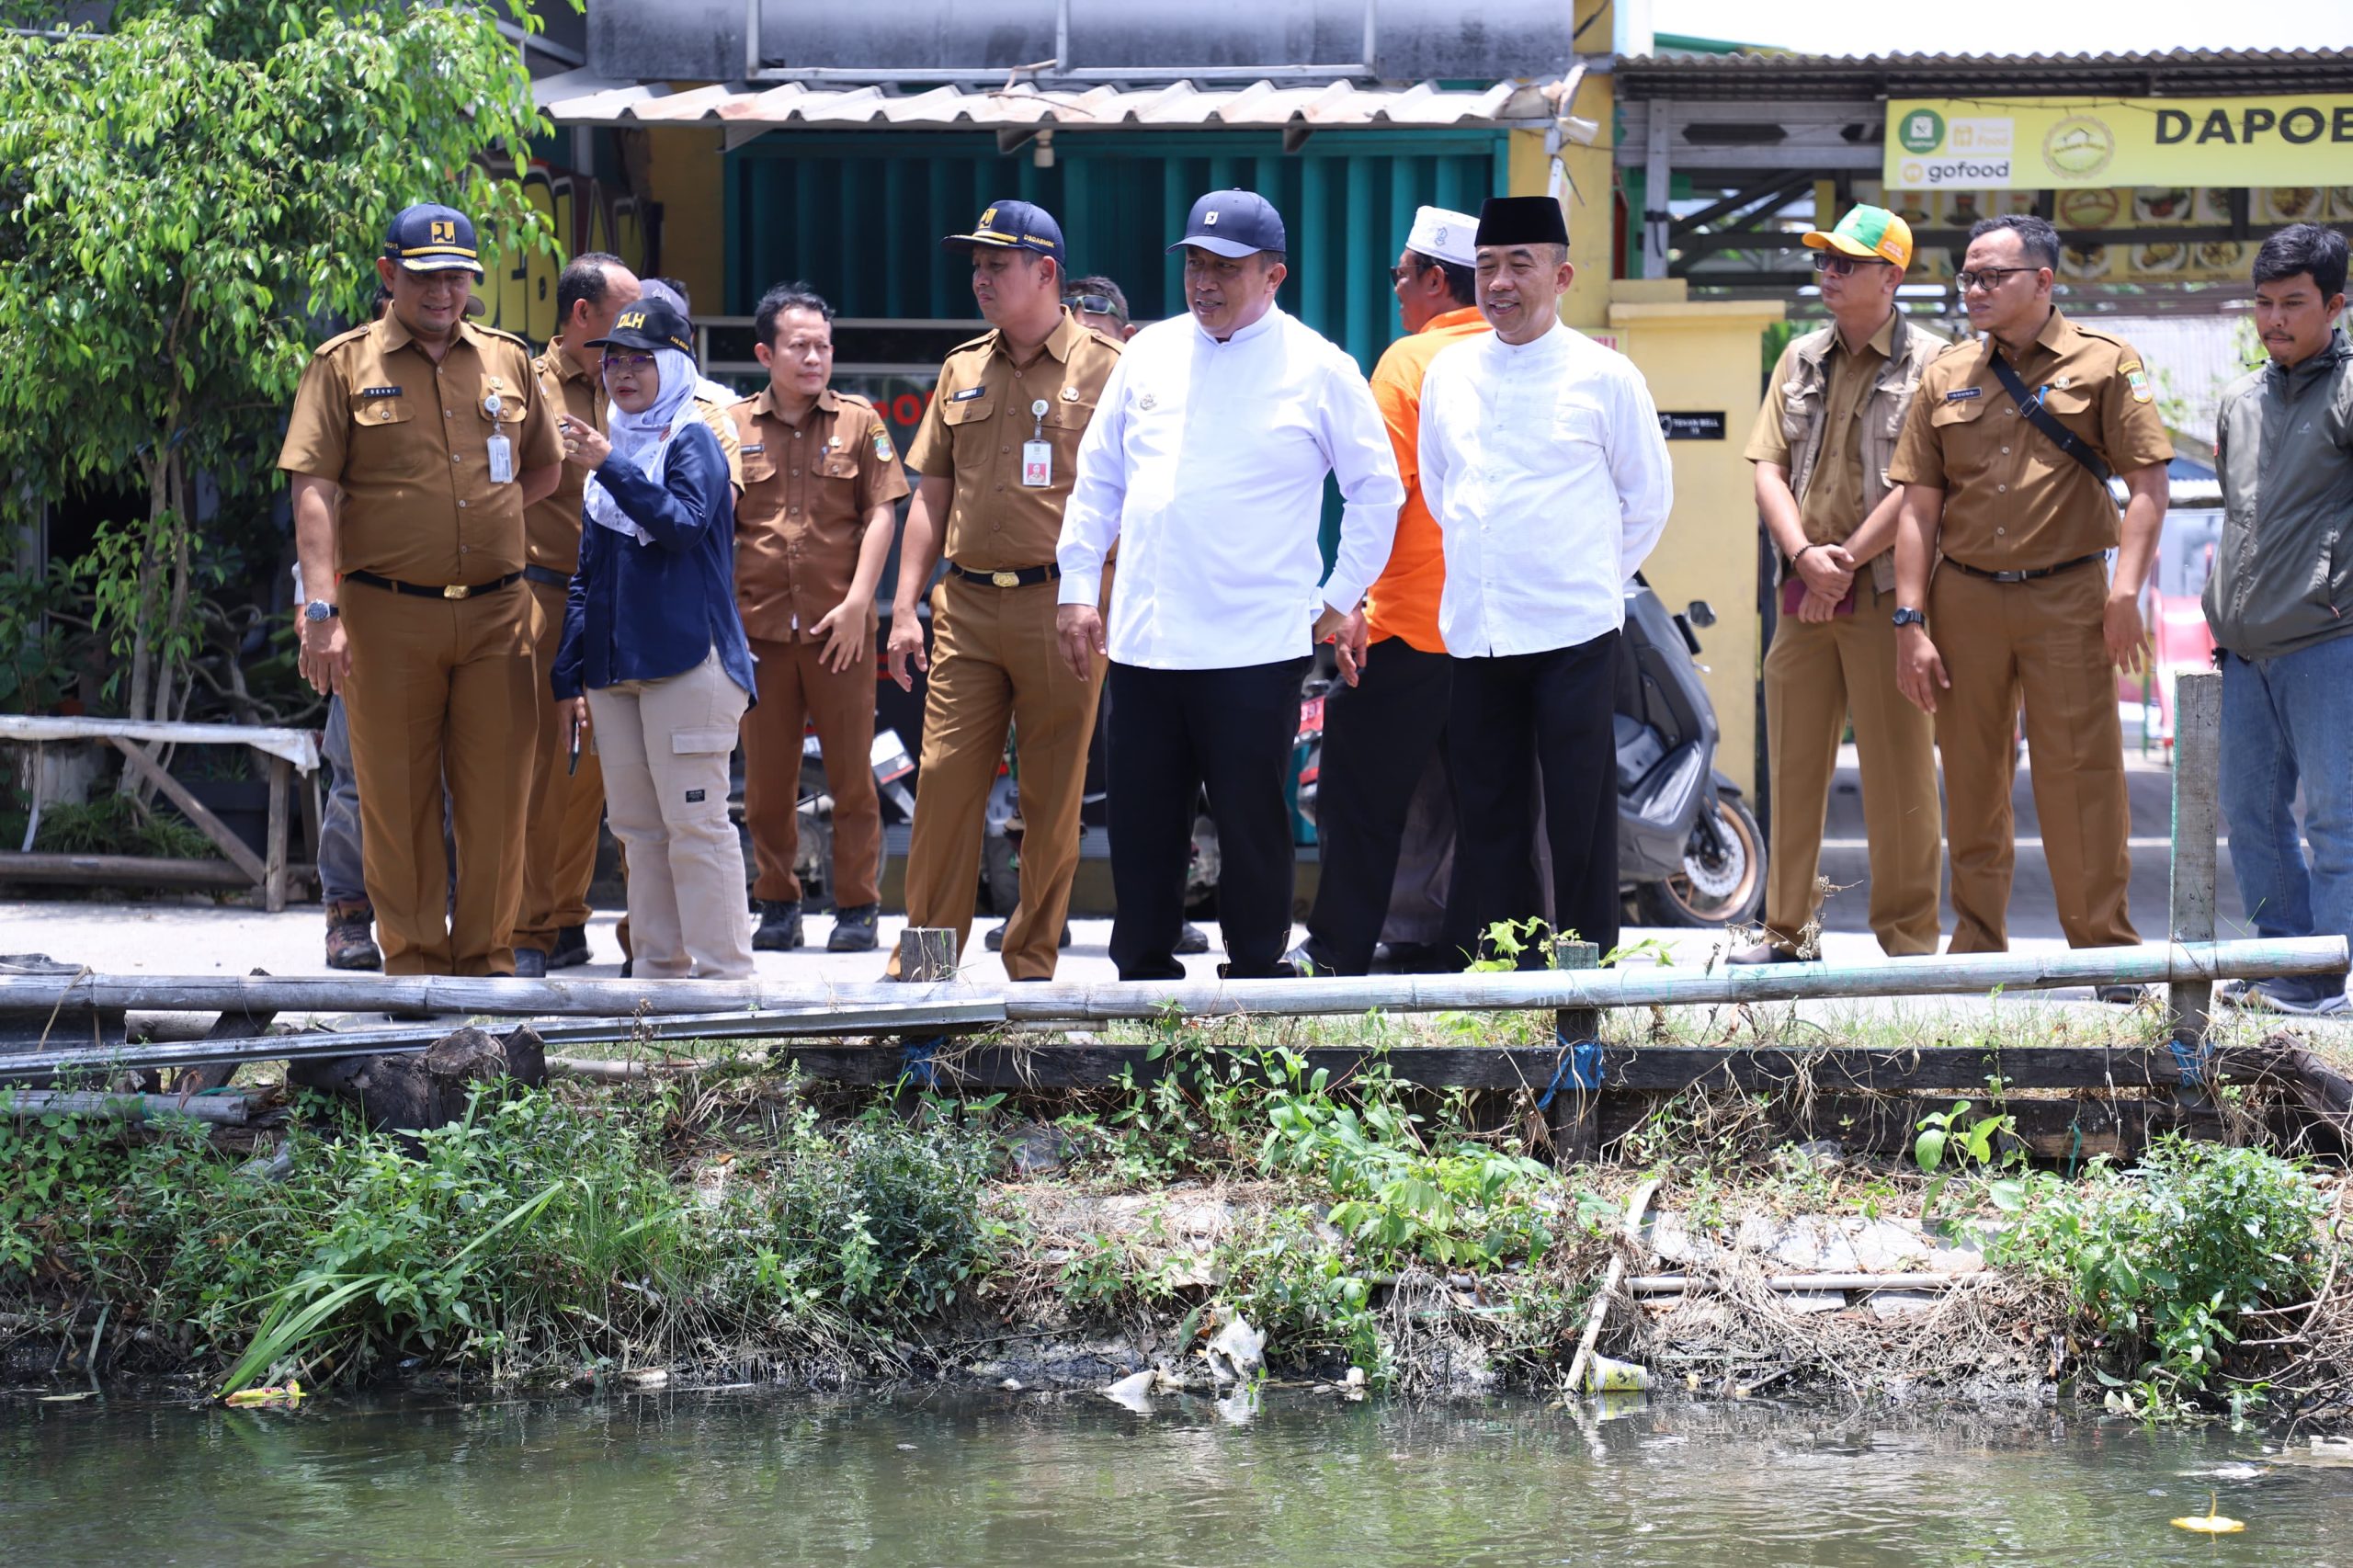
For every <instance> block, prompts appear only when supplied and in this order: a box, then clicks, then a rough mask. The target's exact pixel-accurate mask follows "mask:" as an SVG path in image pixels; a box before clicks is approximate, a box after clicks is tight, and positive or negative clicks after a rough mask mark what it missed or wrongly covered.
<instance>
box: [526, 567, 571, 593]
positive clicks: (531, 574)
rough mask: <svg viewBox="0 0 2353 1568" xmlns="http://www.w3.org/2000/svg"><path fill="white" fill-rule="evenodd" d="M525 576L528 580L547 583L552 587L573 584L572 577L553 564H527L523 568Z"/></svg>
mask: <svg viewBox="0 0 2353 1568" xmlns="http://www.w3.org/2000/svg"><path fill="white" fill-rule="evenodd" d="M523 578H524V580H525V581H526V582H531V583H545V584H546V585H548V586H549V587H551V588H569V587H570V586H572V579H571V578H569V577H567V576H565V575H564V574H563V573H561V572H559V571H557V570H556V569H555V568H554V567H552V566H526V567H524V568H523Z"/></svg>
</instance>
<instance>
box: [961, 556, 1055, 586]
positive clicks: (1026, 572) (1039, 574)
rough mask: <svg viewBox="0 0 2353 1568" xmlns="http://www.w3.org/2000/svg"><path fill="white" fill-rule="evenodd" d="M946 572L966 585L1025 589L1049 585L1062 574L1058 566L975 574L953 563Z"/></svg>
mask: <svg viewBox="0 0 2353 1568" xmlns="http://www.w3.org/2000/svg"><path fill="white" fill-rule="evenodd" d="M948 570H949V572H950V573H952V574H955V575H956V576H959V577H961V578H963V579H964V581H966V582H967V583H983V584H986V585H988V586H990V587H992V588H1026V587H1029V585H1031V584H1033V583H1051V582H1052V581H1053V580H1054V579H1055V578H1057V577H1059V576H1061V575H1062V574H1063V569H1062V568H1061V567H1059V566H1024V567H1022V568H1021V569H1020V570H1018V571H1015V572H975V571H973V570H972V569H971V568H970V567H966V566H959V565H957V564H956V562H953V561H951V562H949V563H948Z"/></svg>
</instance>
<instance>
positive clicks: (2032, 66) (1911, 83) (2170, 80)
mask: <svg viewBox="0 0 2353 1568" xmlns="http://www.w3.org/2000/svg"><path fill="white" fill-rule="evenodd" d="M1614 75H1615V80H1616V82H1617V85H1618V94H1619V97H1620V98H1621V99H1623V100H1626V101H1631V102H1639V101H1641V100H1643V99H1646V98H1677V99H1682V98H1745V99H1751V100H1755V99H1775V98H1779V99H1795V100H1801V101H1802V100H1805V99H1808V98H1812V97H1844V98H1857V97H1861V98H1870V97H1974V96H1979V95H1984V96H1987V97H2038V96H2040V97H2074V96H2083V95H2108V94H2113V95H2115V96H2117V97H2200V96H2205V97H2239V96H2243V95H2257V94H2265V93H2313V92H2338V93H2341V92H2347V91H2353V50H2343V49H2273V50H2264V49H2176V50H2168V51H2163V52H2152V53H2146V54H1875V55H1851V56H1849V55H1835V54H1788V53H1780V52H1776V51H1769V50H1756V51H1741V52H1738V53H1733V54H1659V55H1637V56H1627V57H1624V58H1621V59H1620V60H1619V61H1618V62H1617V66H1616V70H1615V73H1614Z"/></svg>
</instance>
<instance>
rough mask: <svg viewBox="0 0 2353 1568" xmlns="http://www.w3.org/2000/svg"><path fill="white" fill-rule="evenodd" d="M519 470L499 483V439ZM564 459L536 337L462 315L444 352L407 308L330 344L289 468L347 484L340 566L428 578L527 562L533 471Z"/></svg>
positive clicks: (322, 349)
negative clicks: (405, 314)
mask: <svg viewBox="0 0 2353 1568" xmlns="http://www.w3.org/2000/svg"><path fill="white" fill-rule="evenodd" d="M494 435H495V436H504V437H506V441H507V447H508V460H509V462H510V463H511V465H512V468H511V475H512V476H511V477H510V478H508V479H506V480H505V481H503V482H499V481H494V480H493V479H492V478H491V469H490V461H491V459H490V453H491V448H490V440H491V437H493V436H494ZM562 461H563V447H562V444H561V443H560V442H559V441H558V440H557V437H556V429H555V415H554V413H553V412H552V410H551V408H550V406H549V403H548V399H547V397H546V394H545V392H544V390H543V388H542V385H541V382H540V376H539V372H538V371H537V370H536V369H533V368H532V364H531V351H530V348H529V347H528V346H527V345H526V344H525V343H524V342H523V340H522V339H521V338H519V337H515V336H512V335H509V334H506V333H503V332H498V331H495V330H494V329H492V328H489V327H483V326H477V325H476V324H473V323H472V322H464V323H461V324H460V325H459V327H458V333H457V338H456V341H454V342H453V343H451V344H450V345H449V350H448V352H447V353H445V354H443V355H442V357H441V358H440V360H439V362H438V363H436V362H435V360H434V358H433V357H432V356H431V355H429V354H427V353H426V351H425V350H424V348H423V347H420V346H419V345H418V344H417V343H416V341H415V338H414V337H412V336H411V335H410V333H409V330H408V328H407V327H406V326H404V325H403V324H401V320H400V317H399V316H398V315H397V314H395V313H394V312H390V311H387V312H385V313H384V315H383V316H382V318H381V319H380V320H378V321H375V322H371V323H370V324H368V325H366V326H362V327H354V328H353V329H352V330H351V331H349V332H347V333H344V334H342V335H339V336H336V337H331V338H329V339H328V340H327V341H326V342H324V343H323V344H321V345H320V346H319V348H318V351H317V352H316V353H315V354H313V356H312V357H311V363H310V365H309V367H308V368H306V369H304V370H303V372H302V384H301V387H300V388H298V389H297V390H296V392H295V393H294V412H293V415H292V417H291V418H290V420H289V422H288V425H287V430H286V441H285V444H284V446H282V447H281V448H280V449H279V450H278V467H279V468H281V469H284V470H285V471H287V472H290V473H306V474H310V475H312V476H313V478H317V479H324V480H329V481H332V482H333V483H335V485H337V486H338V487H339V488H340V489H341V490H342V492H343V507H342V511H341V513H340V515H339V517H338V518H337V520H336V525H335V569H336V570H337V571H338V572H355V571H356V572H373V573H375V574H378V575H380V576H384V577H390V578H392V579H394V580H395V581H398V582H403V583H415V584H417V585H420V586H425V587H450V586H455V585H466V586H472V585H476V584H480V583H487V582H491V581H493V580H494V579H496V578H499V577H504V576H506V575H508V574H511V573H515V572H519V571H521V570H522V568H523V562H524V559H525V545H524V524H523V487H522V484H521V483H520V481H521V479H522V476H523V473H524V471H525V470H527V469H534V468H546V467H548V466H550V465H551V464H554V463H559V462H562Z"/></svg>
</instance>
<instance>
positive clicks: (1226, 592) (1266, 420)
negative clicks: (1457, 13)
mask: <svg viewBox="0 0 2353 1568" xmlns="http://www.w3.org/2000/svg"><path fill="white" fill-rule="evenodd" d="M1168 248H1169V249H1171V250H1176V249H1179V248H1181V249H1182V250H1183V251H1184V253H1185V301H1186V304H1187V306H1188V312H1187V314H1186V315H1184V316H1181V317H1176V318H1172V319H1171V320H1168V321H1164V322H1155V323H1154V324H1152V325H1150V326H1147V327H1145V328H1144V329H1143V330H1142V331H1141V332H1139V333H1137V334H1136V335H1135V337H1134V338H1133V339H1131V341H1130V342H1129V344H1128V347H1127V352H1126V353H1125V354H1123V355H1121V356H1120V364H1119V368H1118V369H1115V370H1113V371H1112V372H1111V378H1110V380H1109V381H1107V382H1106V383H1105V384H1104V387H1103V392H1102V396H1101V398H1100V400H1099V402H1098V403H1097V407H1096V410H1095V417H1094V419H1093V421H1092V422H1091V423H1090V424H1089V425H1088V426H1087V427H1086V438H1085V439H1084V440H1083V441H1082V442H1081V443H1080V445H1079V449H1078V478H1077V483H1075V485H1074V487H1073V489H1072V492H1071V498H1070V502H1069V505H1068V506H1067V508H1066V509H1065V510H1064V512H1063V533H1062V540H1061V544H1060V548H1059V550H1058V551H1057V552H1056V554H1057V560H1058V563H1059V565H1060V567H1061V569H1062V586H1061V593H1060V599H1061V607H1060V608H1059V609H1058V610H1057V612H1056V616H1057V621H1058V626H1059V629H1060V631H1061V635H1062V642H1063V656H1064V657H1065V658H1066V659H1067V660H1069V662H1070V665H1071V667H1072V668H1073V669H1074V670H1077V669H1082V668H1089V667H1091V661H1092V660H1093V659H1094V658H1095V657H1096V655H1097V654H1098V653H1108V655H1109V658H1110V674H1109V677H1108V679H1109V685H1108V695H1109V701H1110V707H1111V729H1110V767H1109V774H1108V784H1109V788H1110V795H1111V884H1112V889H1113V892H1114V893H1115V894H1116V896H1117V897H1118V900H1119V914H1118V916H1117V918H1116V919H1115V920H1114V921H1113V922H1112V926H1111V949H1110V950H1111V960H1112V961H1113V962H1114V963H1116V964H1117V965H1118V966H1119V970H1120V979H1122V980H1176V979H1181V978H1182V977H1183V975H1184V972H1185V971H1184V967H1183V966H1182V965H1181V964H1179V963H1178V962H1177V961H1176V955H1175V953H1174V951H1173V949H1174V947H1175V944H1176V937H1177V933H1178V931H1179V930H1180V929H1181V928H1182V927H1183V925H1184V915H1185V873H1186V868H1187V865H1188V862H1189V860H1190V859H1191V856H1192V841H1193V814H1194V803H1195V801H1196V800H1197V798H1198V797H1199V793H1200V791H1201V790H1202V788H1203V786H1204V785H1206V786H1207V788H1208V790H1209V797H1210V815H1211V820H1212V821H1213V822H1214V823H1215V824H1216V825H1217V835H1218V852H1219V857H1220V870H1219V877H1218V918H1219V924H1220V925H1221V926H1222V927H1223V929H1224V933H1225V951H1226V959H1227V961H1226V962H1225V963H1224V964H1222V965H1221V966H1220V969H1219V972H1220V974H1222V975H1227V976H1231V977H1232V978H1234V979H1237V980H1239V979H1256V978H1265V977H1267V976H1270V975H1282V974H1290V973H1291V972H1293V971H1292V969H1291V967H1290V963H1289V962H1288V961H1287V960H1285V958H1284V956H1283V954H1284V949H1286V948H1287V947H1288V946H1289V944H1290V905H1291V869H1292V862H1293V858H1294V849H1293V846H1292V843H1291V830H1290V811H1289V809H1288V807H1287V806H1286V805H1285V803H1284V800H1283V790H1284V786H1285V784H1286V782H1287V781H1288V779H1289V778H1290V749H1291V742H1292V739H1293V737H1294V736H1295V735H1296V734H1297V733H1298V728H1299V688H1300V681H1301V679H1302V677H1303V676H1305V675H1306V673H1307V667H1308V664H1309V660H1310V657H1311V655H1312V654H1313V652H1314V642H1315V641H1316V640H1317V639H1321V638H1328V637H1330V636H1331V635H1332V634H1333V633H1334V632H1335V631H1336V630H1337V629H1338V628H1339V626H1340V624H1341V623H1342V621H1343V620H1345V619H1346V618H1347V615H1348V613H1349V612H1350V611H1352V610H1354V609H1355V608H1357V606H1358V603H1359V602H1360V601H1361V600H1362V599H1363V598H1364V595H1365V589H1366V587H1367V586H1368V585H1370V583H1371V582H1372V580H1373V579H1374V578H1375V577H1377V576H1379V575H1380V574H1381V566H1382V564H1383V562H1386V561H1387V560H1388V558H1389V543H1390V538H1391V535H1392V533H1393V532H1394V530H1395V528H1396V526H1397V507H1398V505H1399V503H1400V502H1401V501H1403V500H1404V485H1403V484H1402V483H1400V482H1399V480H1398V477H1397V461H1396V459H1395V457H1394V456H1393V455H1392V453H1391V451H1390V449H1389V437H1388V435H1387V433H1386V431H1385V429H1384V428H1383V426H1382V424H1381V412H1380V410H1379V409H1378V408H1376V407H1375V406H1374V405H1373V401H1372V393H1371V392H1370V391H1369V390H1368V389H1367V387H1366V384H1365V379H1364V372H1363V371H1361V370H1359V369H1358V368H1357V364H1356V361H1355V360H1353V359H1351V358H1348V356H1347V353H1346V352H1345V351H1344V350H1343V349H1341V348H1340V347H1338V346H1337V345H1336V344H1334V343H1332V342H1330V341H1329V340H1327V339H1325V338H1324V337H1323V336H1322V335H1319V334H1317V333H1316V332H1314V331H1313V330H1312V329H1310V328H1309V327H1307V326H1305V325H1303V324H1301V323H1300V322H1298V321H1297V320H1295V319H1294V318H1293V317H1291V316H1290V315H1289V314H1287V313H1285V312H1283V311H1282V310H1281V309H1279V307H1277V305H1276V304H1275V291H1276V290H1278V289H1279V288H1280V287H1281V286H1282V281H1283V278H1285V277H1286V276H1287V275H1288V271H1289V269H1288V267H1286V265H1285V259H1284V256H1285V240H1284V234H1283V222H1282V219H1281V217H1280V216H1279V215H1278V214H1277V213H1276V211H1275V210H1274V209H1273V208H1272V207H1271V206H1269V205H1268V204H1267V202H1266V200H1265V199H1263V198H1261V197H1258V196H1256V195H1254V194H1252V193H1251V192H1249V191H1245V190H1221V191H1213V192H1211V194H1210V195H1208V196H1205V197H1203V198H1201V199H1200V200H1199V201H1197V202H1195V203H1194V204H1193V210H1192V213H1191V216H1190V217H1189V218H1188V220H1187V222H1186V225H1185V236H1184V238H1183V239H1181V240H1179V241H1178V242H1177V243H1176V244H1173V245H1171V246H1169V247H1168ZM1326 473H1330V474H1332V475H1333V476H1334V477H1336V479H1337V481H1338V482H1339V487H1340V494H1341V498H1342V499H1343V500H1344V501H1345V502H1346V503H1347V506H1346V509H1345V511H1344V512H1343V514H1342V517H1341V523H1340V543H1339V552H1338V557H1337V559H1336V562H1335V563H1334V565H1333V568H1332V574H1331V577H1330V580H1329V581H1328V582H1326V583H1325V584H1324V585H1323V587H1322V589H1321V590H1320V591H1319V590H1318V587H1317V582H1316V580H1317V578H1318V577H1319V576H1321V575H1322V573H1323V553H1322V551H1321V550H1320V549H1319V548H1318V546H1317V542H1316V535H1317V530H1318V523H1319V520H1320V517H1321V513H1322V507H1323V496H1324V475H1325V474H1326ZM1114 540H1117V541H1119V544H1120V569H1119V572H1118V574H1117V577H1116V580H1115V582H1114V585H1113V588H1112V599H1111V608H1110V624H1111V635H1110V638H1109V641H1108V645H1107V643H1106V642H1105V638H1104V631H1103V618H1102V617H1101V616H1100V615H1098V614H1097V612H1096V602H1097V587H1098V585H1099V584H1100V582H1101V578H1102V572H1103V562H1104V560H1105V558H1106V557H1107V556H1108V554H1109V552H1110V549H1111V545H1112V543H1113V541H1114Z"/></svg>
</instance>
